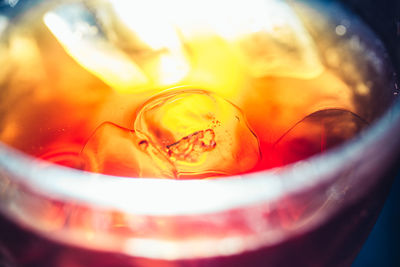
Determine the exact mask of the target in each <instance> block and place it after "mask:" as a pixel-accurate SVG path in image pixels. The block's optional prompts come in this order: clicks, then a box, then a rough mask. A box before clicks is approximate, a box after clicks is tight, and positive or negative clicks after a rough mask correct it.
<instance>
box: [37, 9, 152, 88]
mask: <svg viewBox="0 0 400 267" xmlns="http://www.w3.org/2000/svg"><path fill="white" fill-rule="evenodd" d="M43 20H44V23H45V24H46V26H47V27H48V28H49V30H50V31H51V32H52V33H53V35H54V36H55V37H56V38H57V40H58V41H59V42H60V44H61V45H62V46H63V47H64V49H65V50H66V52H67V53H68V54H69V55H70V56H71V57H72V58H74V59H75V60H76V61H77V62H78V63H79V64H80V65H81V66H82V67H84V68H85V69H87V70H88V71H90V72H91V73H93V74H94V75H96V76H97V77H98V78H100V79H101V80H103V81H104V82H105V83H107V84H108V85H110V86H111V87H113V88H114V89H116V90H118V91H121V92H126V91H128V92H131V91H137V90H141V89H142V88H144V87H143V85H145V84H147V82H148V79H147V77H146V75H145V74H144V73H143V71H142V70H141V69H140V68H139V66H138V65H137V64H136V63H134V62H133V60H132V59H131V58H129V56H128V55H126V54H125V53H124V52H123V51H122V50H121V49H119V48H118V47H116V46H115V45H113V44H112V43H111V42H110V40H109V39H108V37H107V36H106V34H105V33H104V31H103V29H102V28H101V26H100V25H99V24H98V23H97V19H96V17H95V15H94V14H93V13H92V12H91V11H89V9H88V8H87V7H86V6H85V5H84V4H82V3H68V4H62V5H60V6H58V7H56V8H55V9H53V10H51V11H49V12H47V13H46V14H45V15H44V17H43Z"/></svg>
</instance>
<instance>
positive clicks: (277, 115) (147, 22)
mask: <svg viewBox="0 0 400 267" xmlns="http://www.w3.org/2000/svg"><path fill="white" fill-rule="evenodd" d="M199 2H201V1H196V2H194V3H190V4H182V3H180V4H181V5H180V6H179V9H178V8H176V4H177V3H174V2H173V1H172V2H171V3H169V4H168V5H167V4H165V3H159V2H157V5H158V6H159V7H160V8H157V10H155V9H154V5H155V3H153V2H152V1H148V2H146V3H143V2H140V3H136V2H135V1H132V2H126V1H112V2H111V1H110V2H109V1H86V2H83V3H81V2H75V1H61V2H57V3H52V4H44V5H43V6H42V7H40V8H38V9H37V10H35V11H31V13H30V14H29V16H25V17H24V18H19V20H20V21H19V22H18V23H19V24H18V26H14V27H8V28H7V30H6V31H5V32H4V33H3V36H2V42H1V44H0V55H1V56H2V58H3V60H4V61H5V62H7V66H8V67H6V68H5V69H4V70H2V71H1V73H0V81H1V87H2V92H1V99H2V100H1V103H0V109H1V110H2V114H3V115H1V118H0V140H1V141H2V142H4V143H7V144H9V145H11V146H13V147H16V148H17V149H20V150H22V151H24V152H26V153H28V154H31V155H34V156H36V157H39V158H41V159H45V160H48V161H51V162H54V163H57V164H61V165H64V166H68V167H72V168H78V169H83V170H86V171H92V172H99V173H105V174H111V175H119V176H130V177H161V178H178V179H186V178H209V177H215V176H225V175H235V174H242V173H246V172H251V171H256V170H263V169H268V168H272V167H278V166H283V165H285V164H289V163H293V162H296V161H298V160H302V159H305V158H308V157H310V156H312V155H314V154H317V153H320V152H323V151H325V150H327V149H329V148H332V147H335V146H337V145H339V144H341V143H343V142H344V141H346V140H348V139H350V138H352V137H353V136H355V135H356V134H357V133H359V132H360V131H361V130H362V129H363V128H365V127H366V126H367V125H368V124H369V123H370V122H372V121H373V120H374V119H375V118H376V117H377V116H378V115H379V114H380V112H381V110H380V108H379V107H378V105H375V104H373V103H374V98H375V99H377V96H378V98H379V99H380V100H381V102H383V103H389V102H390V101H389V98H388V95H390V94H391V92H390V90H389V89H387V90H383V91H382V90H378V89H377V88H379V87H381V86H382V84H383V83H384V82H382V81H378V80H374V79H375V77H379V75H374V76H371V73H372V74H379V73H380V72H383V66H382V62H381V61H380V59H379V54H378V53H377V52H375V51H373V50H369V48H368V46H367V43H368V42H367V41H368V36H366V35H365V36H364V35H362V34H361V35H358V34H357V33H356V32H357V31H359V30H360V29H363V28H362V26H360V24H359V22H358V20H357V19H356V18H354V19H353V18H352V19H350V18H348V17H346V16H345V15H343V16H342V15H340V16H338V18H336V20H335V18H332V17H329V16H327V17H324V16H322V15H318V14H319V12H318V10H314V9H313V8H310V7H309V6H307V5H304V4H298V3H297V4H296V3H292V2H290V3H288V2H286V1H280V0H270V1H253V2H252V3H251V4H250V3H236V2H235V3H231V2H228V1H220V3H218V4H215V3H214V4H213V6H214V7H215V8H214V9H212V10H210V9H207V3H203V2H202V3H199ZM227 6H229V7H230V8H226V7H227ZM133 7H134V8H133ZM206 11H207V12H206ZM204 12H205V13H204ZM146 14H153V16H147V15H146ZM203 14H207V16H203ZM315 16H317V17H318V20H319V22H320V23H318V25H315V24H312V23H311V22H310V21H309V19H308V18H311V17H315ZM32 21H34V22H35V23H32ZM321 33H324V34H321ZM364 42H365V43H364ZM360 55H364V56H363V57H360ZM3 65H4V64H3ZM360 66H366V67H365V68H363V67H360ZM343 72H345V73H343ZM385 82H386V81H385ZM3 88H4V89H3Z"/></svg>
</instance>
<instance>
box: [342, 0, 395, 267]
mask: <svg viewBox="0 0 400 267" xmlns="http://www.w3.org/2000/svg"><path fill="white" fill-rule="evenodd" d="M342 2H344V3H345V4H346V5H347V6H349V7H350V9H352V10H353V11H354V13H357V14H358V15H359V16H360V17H361V18H362V19H363V20H364V21H365V22H366V23H367V24H368V25H369V26H370V27H371V28H372V29H373V30H374V32H375V33H376V34H377V35H378V36H379V37H380V38H381V39H382V40H383V42H384V43H385V46H386V48H387V50H388V52H389V54H390V57H391V58H392V62H393V65H394V67H395V69H396V72H397V73H400V72H399V70H400V1H399V0H342ZM399 138H400V133H399ZM397 168H398V169H400V162H397ZM375 266H379V267H380V266H382V267H399V266H400V172H398V175H397V177H396V179H395V181H394V184H393V187H392V189H391V192H390V195H389V197H388V199H387V201H386V203H385V206H384V208H383V210H382V213H381V215H380V216H379V218H378V221H377V223H376V225H375V227H374V229H373V231H372V232H371V234H370V235H369V237H368V239H367V242H366V243H365V244H364V246H363V247H362V249H361V251H360V253H359V255H358V257H357V258H356V260H355V262H354V263H353V265H352V267H375Z"/></svg>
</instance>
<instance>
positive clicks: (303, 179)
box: [0, 100, 400, 216]
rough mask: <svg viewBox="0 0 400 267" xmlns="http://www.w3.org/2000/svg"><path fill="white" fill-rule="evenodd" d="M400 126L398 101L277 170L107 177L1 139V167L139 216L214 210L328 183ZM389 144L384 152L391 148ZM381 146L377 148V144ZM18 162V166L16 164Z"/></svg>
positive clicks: (35, 183)
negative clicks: (343, 138)
mask: <svg viewBox="0 0 400 267" xmlns="http://www.w3.org/2000/svg"><path fill="white" fill-rule="evenodd" d="M398 128H399V130H400V101H399V100H396V101H394V103H393V104H392V105H391V107H389V109H388V110H387V111H386V112H385V114H383V115H382V116H381V117H380V118H378V119H377V121H375V122H374V123H372V125H370V126H369V127H368V128H367V129H366V130H365V132H363V134H359V135H357V136H356V137H354V138H352V139H351V140H349V141H347V142H345V143H344V144H342V145H340V146H338V147H336V148H333V149H331V150H329V151H327V152H325V153H322V154H317V155H315V156H312V157H310V158H308V159H306V160H302V161H299V162H296V163H293V164H289V165H286V166H283V167H279V168H273V169H268V170H262V171H257V172H253V173H247V174H242V175H235V176H228V177H222V178H218V179H210V180H172V179H160V178H132V177H116V176H114V177H111V176H108V175H103V174H97V173H89V172H83V171H78V170H74V169H70V168H66V167H62V166H58V165H55V164H52V163H49V162H44V161H41V160H38V159H35V158H33V157H32V156H29V155H26V154H24V153H22V152H20V151H17V150H16V149H14V148H11V147H9V146H7V145H5V144H3V143H0V167H1V168H2V169H3V171H5V172H7V173H8V174H9V175H12V178H11V179H13V181H12V182H15V183H17V184H19V185H22V186H25V187H27V188H29V189H30V190H32V191H33V192H35V193H38V194H39V195H40V196H43V197H48V198H51V199H54V200H58V201H64V202H68V201H71V200H73V201H75V202H76V201H78V202H79V203H81V204H88V205H95V206H97V207H102V208H110V209H113V210H120V211H123V212H129V213H132V214H144V215H156V216H157V215H194V214H203V213H215V212H221V211H224V210H229V209H235V208H241V207H245V206H249V205H253V204H257V203H267V202H273V201H276V200H279V198H280V197H281V196H287V195H288V194H295V193H300V192H304V191H306V190H307V189H310V188H314V187H315V186H318V185H321V184H323V183H326V182H328V181H330V179H331V178H334V174H335V173H338V171H340V170H341V169H345V167H346V166H348V165H349V164H351V162H353V161H354V159H357V158H360V157H361V156H362V155H363V151H364V150H365V149H366V148H374V147H377V146H379V145H380V142H381V141H382V140H385V139H386V138H388V137H387V135H388V133H390V132H392V131H396V130H397V129H398ZM395 148H396V146H394V147H393V146H388V147H387V149H386V150H389V149H395ZM380 149H382V148H381V147H380ZM21 166H22V167H21Z"/></svg>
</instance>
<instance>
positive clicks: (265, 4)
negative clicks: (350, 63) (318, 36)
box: [214, 0, 323, 78]
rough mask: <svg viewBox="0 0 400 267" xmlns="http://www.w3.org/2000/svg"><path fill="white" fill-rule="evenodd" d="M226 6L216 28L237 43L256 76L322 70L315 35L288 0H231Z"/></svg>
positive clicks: (305, 75)
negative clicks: (314, 39) (312, 34)
mask: <svg viewBox="0 0 400 267" xmlns="http://www.w3.org/2000/svg"><path fill="white" fill-rule="evenodd" d="M225 7H226V8H225V10H221V11H220V14H219V17H218V21H217V23H215V26H214V28H215V30H216V32H217V33H218V34H219V35H220V36H222V37H224V38H225V39H227V40H228V41H230V42H232V43H233V45H234V47H235V48H234V49H235V51H236V52H237V53H238V55H239V57H240V58H241V59H242V60H243V62H244V65H245V66H247V68H248V72H249V73H250V74H251V75H252V76H255V77H264V76H270V75H274V76H285V77H286V76H288V77H300V78H310V77H315V76H316V75H318V74H320V73H321V72H322V70H323V66H322V63H321V62H320V60H319V56H318V52H317V49H316V46H315V44H314V42H313V39H312V37H311V36H310V34H309V33H308V31H307V29H306V28H305V27H304V26H303V24H302V22H301V21H300V19H299V18H298V16H297V15H296V14H295V12H294V11H293V9H292V8H291V7H290V6H289V5H288V4H287V3H286V1H283V0H268V1H265V0H254V1H251V2H246V1H227V2H226V5H225Z"/></svg>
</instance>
